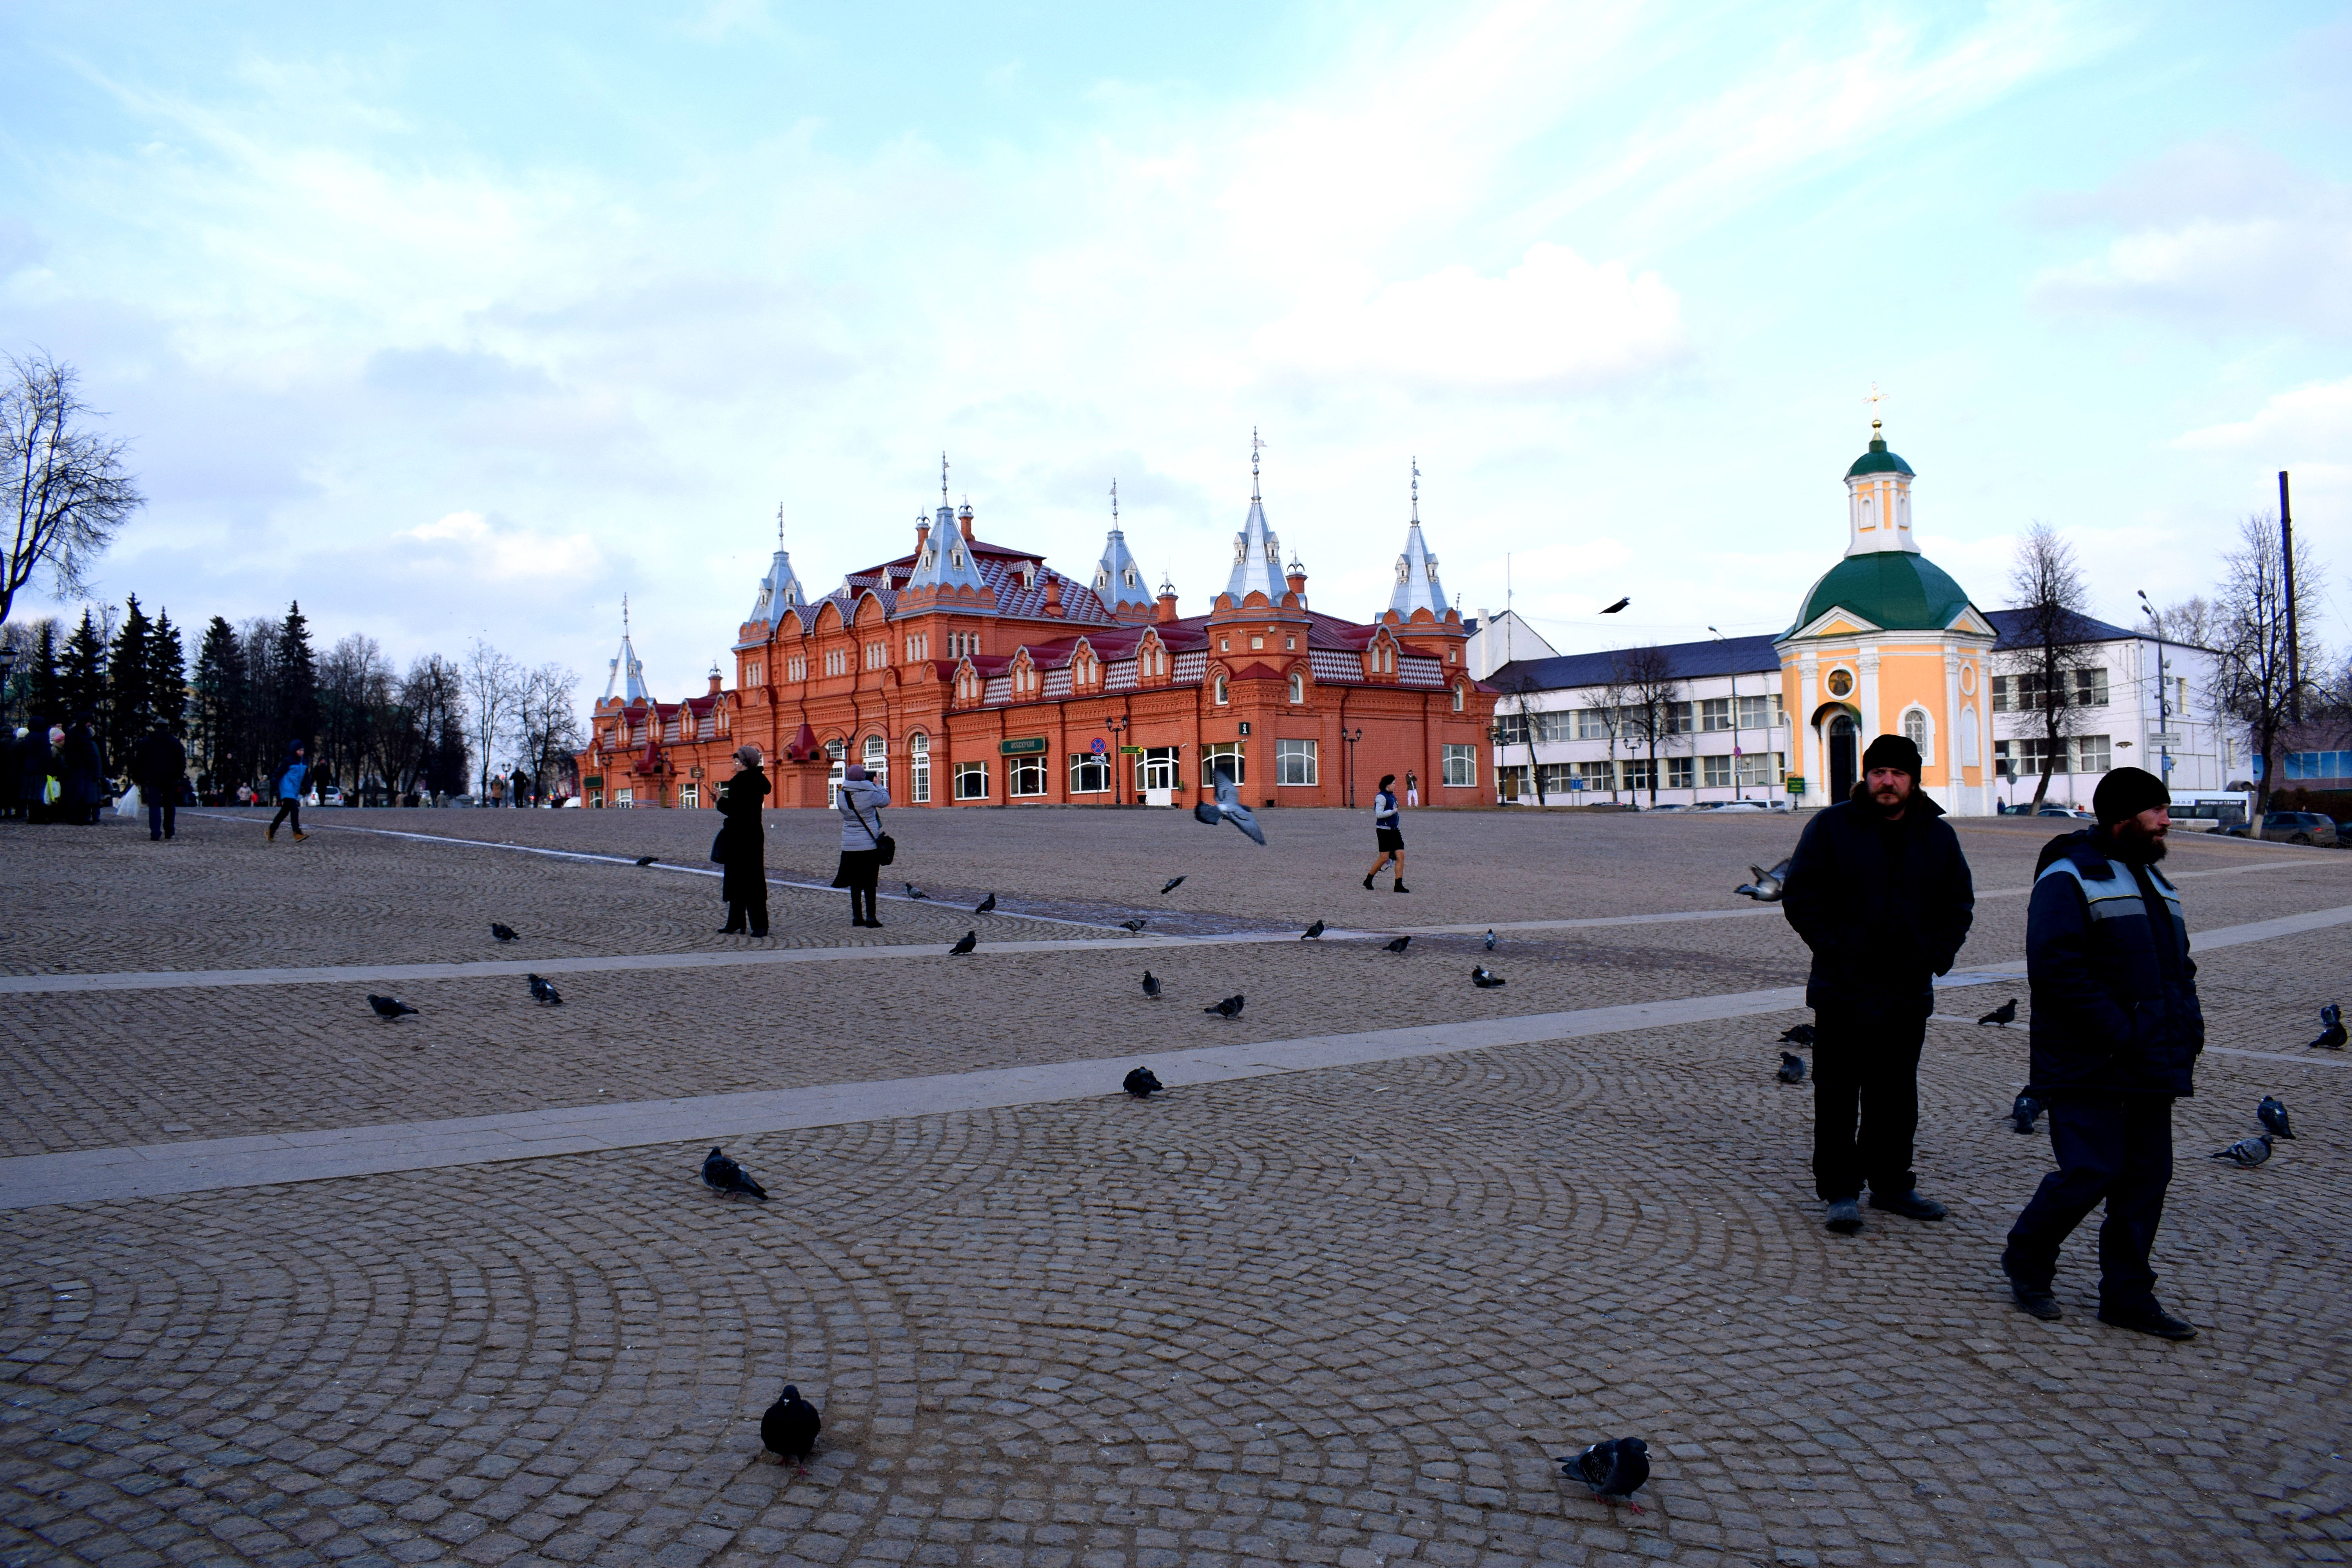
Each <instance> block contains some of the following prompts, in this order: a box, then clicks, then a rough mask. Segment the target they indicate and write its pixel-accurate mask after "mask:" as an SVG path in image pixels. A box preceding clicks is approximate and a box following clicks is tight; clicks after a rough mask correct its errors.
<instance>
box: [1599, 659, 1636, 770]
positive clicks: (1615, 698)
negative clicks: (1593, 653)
mask: <svg viewBox="0 0 2352 1568" xmlns="http://www.w3.org/2000/svg"><path fill="white" fill-rule="evenodd" d="M1628 657H1629V654H1628V652H1627V650H1626V649H1624V648H1619V649H1617V650H1616V651H1615V652H1613V653H1612V654H1611V655H1610V656H1609V673H1608V674H1607V675H1606V676H1604V677H1603V678H1602V679H1601V726H1602V728H1603V729H1604V730H1605V731H1606V732H1607V734H1608V736H1609V804H1610V805H1616V804H1617V742H1618V741H1619V740H1621V739H1622V737H1623V735H1624V733H1625V703H1626V700H1627V699H1628V698H1630V697H1631V696H1632V695H1633V676H1632V673H1631V671H1630V670H1629V669H1628V668H1627V666H1626V659H1627V658H1628Z"/></svg>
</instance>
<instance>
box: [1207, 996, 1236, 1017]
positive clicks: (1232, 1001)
mask: <svg viewBox="0 0 2352 1568" xmlns="http://www.w3.org/2000/svg"><path fill="white" fill-rule="evenodd" d="M1201 1011H1202V1012H1203V1013H1214V1014H1215V1015H1216V1016H1218V1017H1220V1018H1238V1017H1240V1016H1242V999H1241V997H1240V996H1239V995H1233V996H1228V997H1226V998H1225V999H1224V1000H1223V1001H1222V1002H1220V1003H1218V1004H1217V1005H1215V1006H1213V1007H1203V1008H1202V1009H1201Z"/></svg>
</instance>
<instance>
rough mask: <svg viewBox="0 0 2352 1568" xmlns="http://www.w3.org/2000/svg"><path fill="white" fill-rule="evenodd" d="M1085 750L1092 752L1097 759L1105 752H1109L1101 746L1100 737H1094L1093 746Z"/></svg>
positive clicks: (1106, 747) (1101, 740)
mask: <svg viewBox="0 0 2352 1568" xmlns="http://www.w3.org/2000/svg"><path fill="white" fill-rule="evenodd" d="M1087 750H1088V751H1090V752H1093V753H1094V754H1095V755H1096V756H1097V757H1099V756H1101V755H1102V754H1103V753H1104V752H1107V751H1108V750H1110V748H1109V747H1108V746H1106V745H1104V744H1103V738H1102V737H1101V736H1100V735H1097V736H1096V737H1095V743H1094V744H1093V745H1091V746H1089V747H1087Z"/></svg>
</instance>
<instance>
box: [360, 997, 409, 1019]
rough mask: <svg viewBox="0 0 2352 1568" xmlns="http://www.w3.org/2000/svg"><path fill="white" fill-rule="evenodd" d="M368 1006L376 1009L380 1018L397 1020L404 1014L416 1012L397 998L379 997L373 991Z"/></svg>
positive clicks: (376, 1013) (376, 1014)
mask: <svg viewBox="0 0 2352 1568" xmlns="http://www.w3.org/2000/svg"><path fill="white" fill-rule="evenodd" d="M368 1005H369V1006H371V1007H373V1008H374V1009H375V1016H377V1017H379V1018H397V1017H399V1016H401V1015H402V1014H403V1013H414V1012H415V1011H416V1009H415V1008H414V1007H412V1006H410V1005H408V1004H407V1003H405V1002H404V1001H402V1000H401V999H400V998H399V997H397V996H379V995H377V994H375V993H374V992H373V991H371V992H369V993H368Z"/></svg>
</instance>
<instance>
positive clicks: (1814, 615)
mask: <svg viewBox="0 0 2352 1568" xmlns="http://www.w3.org/2000/svg"><path fill="white" fill-rule="evenodd" d="M1895 460H1896V461H1897V462H1900V461H1901V460H1902V459H1900V458H1897V459H1895ZM1839 606H1842V607H1843V608H1845V609H1848V610H1851V611H1853V613H1854V614H1855V615H1857V616H1862V617H1863V618H1864V620H1866V621H1868V622H1870V624H1871V625H1873V626H1881V627H1884V628H1885V629H1886V630H1888V631H1941V630H1943V629H1944V628H1945V627H1946V626H1950V625H1951V624H1952V622H1953V621H1954V620H1956V619H1958V616H1959V614H1960V612H1961V611H1962V610H1965V609H1967V608H1968V607H1969V595H1968V594H1967V592H1966V591H1965V590H1964V589H1962V588H1961V586H1960V585H1959V584H1958V583H1955V582H1953V581H1952V579H1951V577H1950V575H1949V574H1947V573H1946V572H1945V571H1944V569H1943V568H1942V567H1940V566H1938V565H1937V564H1936V563H1934V562H1932V561H1930V560H1928V559H1927V557H1926V556H1924V555H1918V554H1915V553H1913V552H1910V551H1908V550H1881V551H1877V552H1874V553H1872V554H1869V555H1849V556H1847V557H1846V558H1845V559H1844V560H1843V561H1841V562H1839V563H1837V564H1836V565H1834V566H1832V567H1831V568H1830V569H1829V570H1828V571H1827V572H1826V573H1824V574H1822V579H1821V581H1819V582H1818V583H1815V584H1813V585H1812V588H1811V591H1810V592H1808V593H1807V594H1806V595H1805V607H1804V608H1803V609H1801V610H1799V611H1798V612H1797V621H1796V626H1810V625H1811V624H1812V622H1813V621H1815V620H1817V619H1818V618H1820V616H1821V615H1822V612H1823V611H1825V610H1828V609H1831V608H1832V607H1839ZM1796 626H1791V627H1790V631H1794V630H1795V629H1796ZM1783 635H1784V636H1785V635H1786V634H1783Z"/></svg>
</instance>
